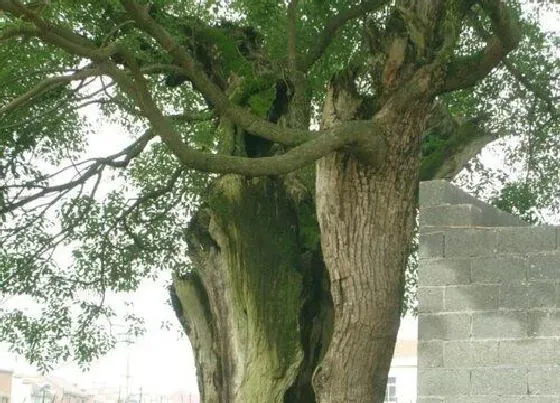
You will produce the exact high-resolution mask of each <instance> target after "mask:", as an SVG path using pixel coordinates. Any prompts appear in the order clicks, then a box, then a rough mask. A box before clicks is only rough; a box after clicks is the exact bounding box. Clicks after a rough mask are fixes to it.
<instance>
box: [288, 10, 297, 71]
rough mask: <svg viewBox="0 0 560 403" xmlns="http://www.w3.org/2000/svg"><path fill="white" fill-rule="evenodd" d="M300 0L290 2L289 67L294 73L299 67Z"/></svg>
mask: <svg viewBox="0 0 560 403" xmlns="http://www.w3.org/2000/svg"><path fill="white" fill-rule="evenodd" d="M297 2H298V0H291V1H290V3H289V4H288V60H289V68H290V71H291V72H292V73H293V72H295V71H296V68H297V51H296V18H297V16H296V7H297Z"/></svg>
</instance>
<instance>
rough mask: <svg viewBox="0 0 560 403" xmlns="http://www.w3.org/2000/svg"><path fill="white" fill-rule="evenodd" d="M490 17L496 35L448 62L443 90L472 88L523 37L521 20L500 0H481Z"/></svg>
mask: <svg viewBox="0 0 560 403" xmlns="http://www.w3.org/2000/svg"><path fill="white" fill-rule="evenodd" d="M480 5H481V6H482V9H483V10H484V11H485V12H486V14H487V15H488V16H489V17H490V20H491V23H492V31H493V35H492V36H491V37H490V38H489V39H488V41H487V45H486V47H485V48H484V49H483V50H481V51H479V52H476V53H474V54H472V55H469V56H465V57H456V58H455V59H454V60H452V61H451V63H449V64H448V65H447V76H446V79H445V82H444V84H443V86H442V88H441V90H440V93H443V92H449V91H455V90H458V89H462V88H469V87H472V86H473V85H475V84H476V83H477V82H478V81H480V80H481V79H482V78H484V77H485V76H486V75H488V73H490V71H492V69H493V68H494V67H496V66H497V65H498V64H499V63H500V62H501V61H502V60H503V59H504V58H505V56H506V55H507V54H508V53H509V52H511V51H512V50H513V49H515V48H516V47H517V44H518V43H519V42H520V40H521V28H520V26H519V21H518V20H517V18H516V17H515V16H514V15H513V13H512V11H511V10H510V8H509V7H508V6H506V5H505V4H504V3H503V2H501V1H500V0H481V1H480Z"/></svg>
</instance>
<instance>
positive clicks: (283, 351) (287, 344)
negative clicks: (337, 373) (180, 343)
mask: <svg viewBox="0 0 560 403" xmlns="http://www.w3.org/2000/svg"><path fill="white" fill-rule="evenodd" d="M293 206H294V205H293V202H292V201H291V199H290V198H289V197H288V196H287V195H286V194H285V192H284V190H283V185H282V183H281V181H280V180H275V179H271V178H258V179H245V178H242V177H238V176H225V177H222V178H220V179H218V180H217V182H216V183H215V184H214V185H213V187H212V190H211V196H210V198H209V201H208V204H207V205H206V206H205V207H204V208H202V209H201V210H200V211H199V212H198V214H197V216H196V218H195V219H194V220H193V222H192V225H191V228H190V231H189V233H190V255H191V258H192V260H193V265H194V267H195V270H194V271H193V272H192V273H191V274H190V275H188V276H186V277H184V278H176V279H175V281H174V286H175V293H176V296H177V297H178V299H179V301H180V311H179V312H178V313H179V316H180V317H181V318H182V319H181V320H182V323H183V325H184V327H185V330H186V331H187V333H188V335H189V338H190V340H191V343H192V345H193V349H194V352H195V360H196V365H197V374H198V380H199V388H200V392H201V395H202V401H203V402H209V403H210V402H212V403H214V402H224V403H236V402H239V403H246V402H255V403H257V402H271V403H273V402H284V401H285V402H314V401H315V398H314V394H313V390H312V388H311V376H312V371H313V369H314V368H315V366H316V363H317V361H318V359H319V358H320V355H321V351H322V350H323V348H322V344H324V343H325V341H324V340H325V338H328V337H327V336H325V334H327V333H328V323H330V321H329V312H331V310H330V309H329V307H330V306H332V305H329V301H328V298H327V297H326V296H327V295H328V294H327V292H326V290H325V289H324V287H325V286H326V284H327V281H325V279H323V277H322V276H323V273H324V267H323V264H322V260H321V258H320V256H319V255H317V253H313V251H312V250H309V249H307V248H306V246H305V244H304V242H301V240H303V239H304V238H305V237H304V236H303V235H304V232H305V231H307V230H309V229H306V228H304V226H303V225H301V224H300V217H301V215H302V214H305V213H303V212H299V214H298V213H297V212H296V210H295V209H294V207H293ZM311 225H313V224H311ZM325 324H327V325H326V326H324V325H325Z"/></svg>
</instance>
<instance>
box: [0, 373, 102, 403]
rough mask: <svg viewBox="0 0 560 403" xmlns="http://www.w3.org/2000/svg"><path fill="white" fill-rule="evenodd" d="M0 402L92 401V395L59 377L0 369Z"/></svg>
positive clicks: (68, 402)
mask: <svg viewBox="0 0 560 403" xmlns="http://www.w3.org/2000/svg"><path fill="white" fill-rule="evenodd" d="M0 403H94V399H93V395H92V394H91V393H89V392H88V391H86V390H85V389H83V388H80V387H79V386H78V385H76V384H72V383H70V382H67V381H65V380H63V379H60V378H55V377H48V376H47V377H43V376H26V375H18V374H14V373H13V372H12V371H1V370H0Z"/></svg>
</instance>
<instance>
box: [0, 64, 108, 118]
mask: <svg viewBox="0 0 560 403" xmlns="http://www.w3.org/2000/svg"><path fill="white" fill-rule="evenodd" d="M100 73H101V72H100V70H99V69H96V68H87V69H84V70H80V71H77V72H76V73H74V74H70V75H68V76H59V77H50V78H45V79H44V80H42V81H40V82H39V83H38V84H37V85H36V86H35V87H33V88H31V89H30V90H29V91H27V92H26V93H24V94H22V95H20V96H19V97H17V98H15V99H14V100H12V101H11V102H9V103H8V104H7V105H5V106H3V107H2V108H0V116H1V115H5V114H7V113H9V112H11V111H13V110H14V109H16V108H18V107H20V106H23V105H26V104H28V103H29V102H31V101H32V100H33V99H34V98H36V97H38V96H40V95H42V94H44V93H46V92H49V91H51V90H54V89H56V88H59V87H62V86H64V85H66V84H68V83H70V82H72V81H76V80H83V79H84V78H88V77H94V76H97V75H99V74H100Z"/></svg>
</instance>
